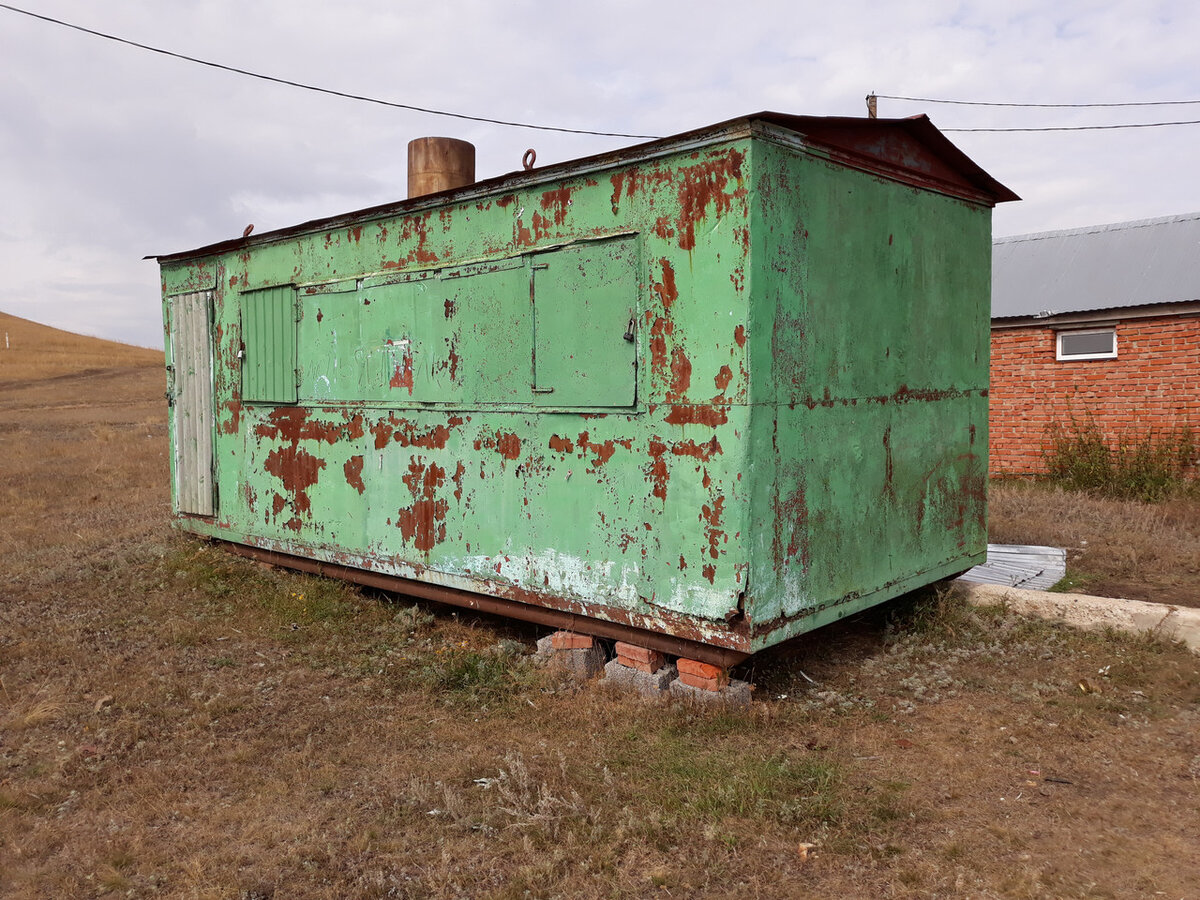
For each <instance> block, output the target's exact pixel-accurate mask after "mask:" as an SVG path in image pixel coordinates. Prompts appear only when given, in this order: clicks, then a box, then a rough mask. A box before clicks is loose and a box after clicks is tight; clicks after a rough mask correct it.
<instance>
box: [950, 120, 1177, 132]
mask: <svg viewBox="0 0 1200 900" xmlns="http://www.w3.org/2000/svg"><path fill="white" fill-rule="evenodd" d="M1168 125H1200V119H1193V120H1191V121H1189V122H1138V123H1134V124H1129V125H1054V126H1049V127H1046V128H939V129H938V130H939V131H1110V130H1112V129H1114V128H1163V127H1165V126H1168Z"/></svg>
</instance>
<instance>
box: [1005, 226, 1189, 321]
mask: <svg viewBox="0 0 1200 900" xmlns="http://www.w3.org/2000/svg"><path fill="white" fill-rule="evenodd" d="M1193 300H1200V213H1189V214H1185V215H1179V216H1168V217H1165V218H1161V219H1142V220H1140V221H1136V222H1118V223H1117V224H1114V225H1093V226H1090V227H1088V228H1074V229H1070V230H1067V231H1044V232H1040V233H1038V234H1020V235H1014V236H1012V237H1004V238H997V239H996V240H995V241H993V243H992V318H993V319H1003V318H1012V317H1021V316H1040V317H1048V316H1051V315H1060V314H1062V313H1078V312H1088V311H1092V310H1105V309H1119V308H1121V307H1130V306H1148V305H1152V304H1159V303H1181V302H1187V301H1193Z"/></svg>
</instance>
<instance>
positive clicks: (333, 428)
mask: <svg viewBox="0 0 1200 900" xmlns="http://www.w3.org/2000/svg"><path fill="white" fill-rule="evenodd" d="M267 419H268V422H260V423H259V424H258V425H256V426H254V434H255V435H256V436H257V437H260V438H278V439H280V440H284V441H288V442H290V443H292V444H296V443H298V442H300V441H325V442H326V443H327V444H334V443H337V442H338V441H340V440H358V439H359V438H361V437H362V436H363V435H364V434H365V433H366V432H365V431H364V430H363V417H362V416H361V415H354V416H351V415H349V414H348V413H343V420H342V421H341V422H324V421H321V420H320V419H310V418H309V410H308V409H306V408H304V407H294V406H292V407H288V406H283V407H278V408H276V409H274V410H272V411H271V413H270V415H269V416H268V417H267Z"/></svg>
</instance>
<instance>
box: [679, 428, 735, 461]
mask: <svg viewBox="0 0 1200 900" xmlns="http://www.w3.org/2000/svg"><path fill="white" fill-rule="evenodd" d="M671 452H672V453H673V454H674V455H675V456H690V457H691V458H692V459H698V460H700V461H701V462H708V461H709V460H710V459H712V458H713V457H714V456H720V455H721V453H722V450H721V444H720V442H719V441H718V440H717V438H716V435H713V437H712V439H711V440H710V441H708V442H707V443H705V444H697V443H696V442H695V441H676V442H675V443H674V444H672V445H671Z"/></svg>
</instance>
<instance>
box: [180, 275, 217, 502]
mask: <svg viewBox="0 0 1200 900" xmlns="http://www.w3.org/2000/svg"><path fill="white" fill-rule="evenodd" d="M211 304H212V292H211V291H199V292H197V293H193V294H181V295H180V296H178V297H173V298H172V299H171V360H172V364H173V365H174V367H175V378H174V388H173V390H174V404H175V405H174V408H173V417H174V421H173V426H174V435H175V444H174V454H175V508H176V510H177V511H178V512H181V513H195V514H197V515H202V516H211V515H213V513H214V504H213V380H212V338H211V333H210V325H209V322H210V321H211V319H210V315H209V309H210V306H211Z"/></svg>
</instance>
